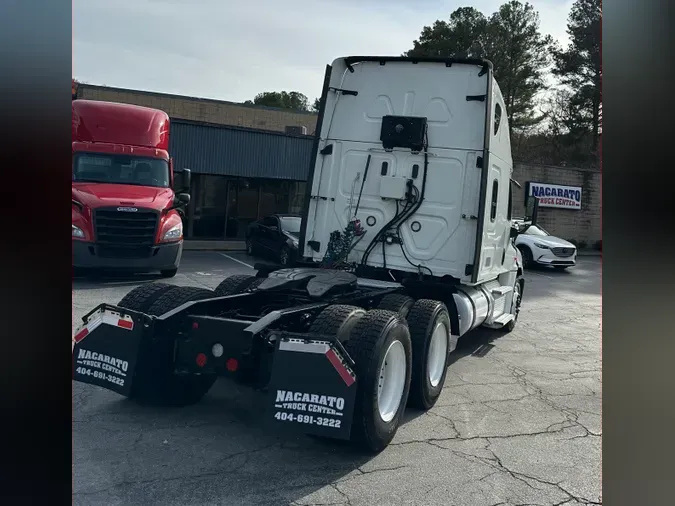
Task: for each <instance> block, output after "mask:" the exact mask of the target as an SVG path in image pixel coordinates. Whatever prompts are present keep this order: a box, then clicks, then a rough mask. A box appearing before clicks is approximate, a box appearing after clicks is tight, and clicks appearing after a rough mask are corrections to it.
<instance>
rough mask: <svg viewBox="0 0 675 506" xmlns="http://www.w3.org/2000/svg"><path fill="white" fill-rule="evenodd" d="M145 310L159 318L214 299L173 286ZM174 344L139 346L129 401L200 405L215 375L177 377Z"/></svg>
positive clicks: (206, 292) (199, 291)
mask: <svg viewBox="0 0 675 506" xmlns="http://www.w3.org/2000/svg"><path fill="white" fill-rule="evenodd" d="M170 288H171V289H170V290H167V291H165V292H164V293H163V294H162V295H161V296H160V297H159V298H157V299H156V300H155V302H154V303H153V304H152V305H151V307H150V308H149V309H148V314H150V315H152V316H161V315H163V314H165V313H168V312H169V311H171V310H173V309H176V308H177V307H179V306H182V305H183V304H185V303H186V302H191V301H195V300H201V299H208V298H210V297H214V293H213V292H212V291H211V290H206V289H204V288H197V287H192V286H172V287H170ZM173 351H174V343H173V341H172V340H169V339H163V338H162V337H161V336H160V337H159V338H157V339H155V340H153V341H152V342H150V341H147V342H144V343H143V344H142V349H141V354H140V357H139V363H138V366H137V370H136V377H135V378H134V383H133V385H132V387H131V394H130V396H129V397H130V398H133V399H134V400H136V401H138V402H139V403H142V404H152V405H161V406H188V405H190V404H194V403H196V402H199V401H200V400H201V399H202V397H204V395H206V393H207V392H208V391H209V390H210V389H211V387H212V386H213V384H214V383H215V382H216V379H217V376H216V375H215V374H200V375H187V374H186V375H177V374H174V369H173Z"/></svg>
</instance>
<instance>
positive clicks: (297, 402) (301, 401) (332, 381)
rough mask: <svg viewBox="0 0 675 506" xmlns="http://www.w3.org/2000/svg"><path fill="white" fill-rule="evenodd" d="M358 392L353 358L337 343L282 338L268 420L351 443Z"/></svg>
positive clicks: (271, 392)
mask: <svg viewBox="0 0 675 506" xmlns="http://www.w3.org/2000/svg"><path fill="white" fill-rule="evenodd" d="M298 336H302V334H298ZM356 388H357V378H356V375H355V373H354V370H353V364H352V362H351V359H350V358H349V356H348V355H347V353H346V352H345V351H344V349H343V348H342V346H341V345H340V344H339V343H338V342H337V341H335V342H331V341H327V340H307V339H306V335H305V336H304V338H303V337H289V335H284V336H283V337H281V336H280V337H279V338H278V339H277V343H276V350H275V354H274V362H273V365H272V374H271V378H270V384H269V398H268V401H267V402H268V404H267V420H268V421H270V423H272V424H273V425H275V426H276V427H277V428H280V429H284V430H289V429H290V430H293V431H299V432H304V433H305V434H313V435H317V436H324V437H329V438H333V439H349V437H350V433H351V426H352V416H353V414H354V400H355V397H356Z"/></svg>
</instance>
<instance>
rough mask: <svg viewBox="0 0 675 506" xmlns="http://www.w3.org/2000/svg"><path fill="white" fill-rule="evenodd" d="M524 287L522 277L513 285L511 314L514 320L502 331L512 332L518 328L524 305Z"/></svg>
mask: <svg viewBox="0 0 675 506" xmlns="http://www.w3.org/2000/svg"><path fill="white" fill-rule="evenodd" d="M523 286H524V280H523V277H522V276H518V277H517V278H516V282H515V284H514V285H513V298H512V299H511V314H512V315H514V318H513V320H511V321H510V322H509V323H507V324H506V325H504V326H503V327H502V329H501V330H502V331H504V332H511V331H512V330H513V329H515V328H516V324H517V323H518V315H519V314H520V305H521V304H522V303H523Z"/></svg>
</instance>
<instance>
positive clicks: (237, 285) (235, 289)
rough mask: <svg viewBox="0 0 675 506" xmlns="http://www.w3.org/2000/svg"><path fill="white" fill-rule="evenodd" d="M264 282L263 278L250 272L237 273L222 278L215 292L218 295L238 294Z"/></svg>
mask: <svg viewBox="0 0 675 506" xmlns="http://www.w3.org/2000/svg"><path fill="white" fill-rule="evenodd" d="M262 282H263V278H257V277H255V276H250V275H248V274H235V275H234V276H230V277H228V278H225V279H224V280H222V281H221V282H220V284H219V285H218V286H217V287H216V288H215V290H214V292H216V296H218V297H225V296H227V295H236V294H238V293H244V292H245V291H246V290H249V289H251V288H256V287H257V286H258V285H259V284H260V283H262Z"/></svg>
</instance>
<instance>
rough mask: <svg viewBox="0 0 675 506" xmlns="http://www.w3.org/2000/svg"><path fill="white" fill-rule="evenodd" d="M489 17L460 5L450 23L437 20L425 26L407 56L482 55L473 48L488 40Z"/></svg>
mask: <svg viewBox="0 0 675 506" xmlns="http://www.w3.org/2000/svg"><path fill="white" fill-rule="evenodd" d="M486 35H487V18H486V17H485V16H484V15H483V14H482V13H481V12H480V11H479V10H477V9H475V8H474V7H460V8H459V9H456V10H455V11H453V12H452V14H450V22H449V23H448V22H446V21H441V20H436V21H435V22H434V24H433V25H432V26H425V27H424V28H422V33H421V34H420V38H419V39H418V40H415V41H413V48H412V49H411V50H410V51H408V52H407V53H405V56H438V57H447V56H453V55H454V56H460V55H464V56H468V57H475V56H480V55H478V54H474V53H473V52H472V48H473V49H476V48H477V46H480V45H482V43H485V42H486V38H485V37H486Z"/></svg>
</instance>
